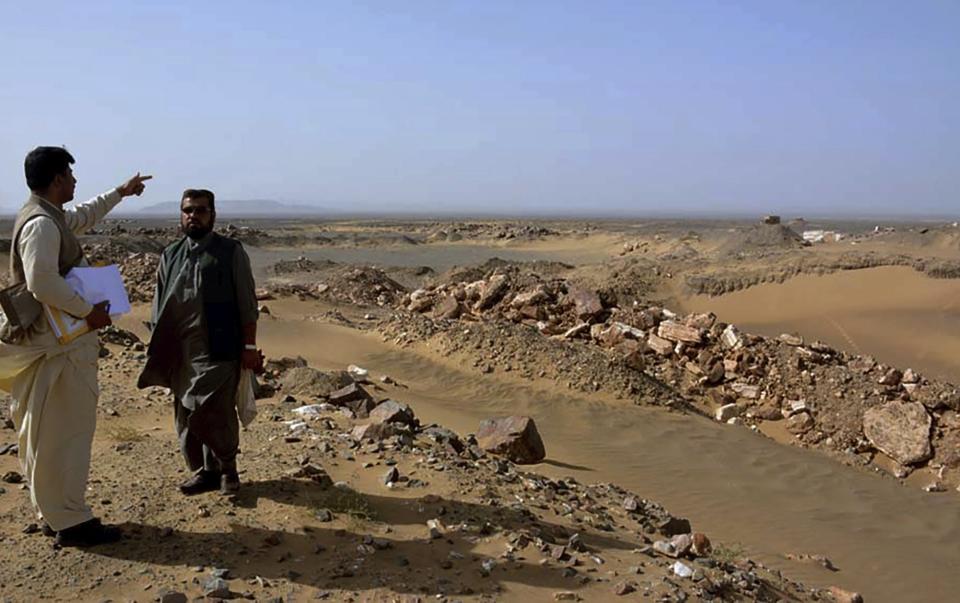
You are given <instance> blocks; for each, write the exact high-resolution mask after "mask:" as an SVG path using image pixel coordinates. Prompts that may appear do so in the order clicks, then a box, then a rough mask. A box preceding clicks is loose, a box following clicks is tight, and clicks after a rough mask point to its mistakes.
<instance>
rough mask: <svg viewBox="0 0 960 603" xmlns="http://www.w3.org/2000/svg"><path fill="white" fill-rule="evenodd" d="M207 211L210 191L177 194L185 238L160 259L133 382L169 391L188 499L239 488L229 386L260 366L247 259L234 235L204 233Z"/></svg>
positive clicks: (233, 390) (208, 228)
mask: <svg viewBox="0 0 960 603" xmlns="http://www.w3.org/2000/svg"><path fill="white" fill-rule="evenodd" d="M216 216H217V212H216V208H215V205H214V194H213V193H212V192H211V191H209V190H206V189H188V190H186V191H184V193H183V197H182V199H181V201H180V230H181V231H182V232H183V234H184V235H185V236H184V237H183V238H182V239H181V240H179V241H177V242H176V243H173V244H172V245H170V246H169V247H167V248H166V249H164V250H163V254H162V255H161V256H160V266H159V268H158V269H157V289H156V294H155V296H154V300H153V316H152V320H151V322H152V335H151V338H150V344H149V346H148V348H147V362H146V365H145V366H144V369H143V372H142V373H141V374H140V378H139V380H138V382H137V386H138V387H140V388H143V387H147V386H151V385H159V386H163V387H166V388H169V389H170V390H171V392H172V393H173V397H174V417H175V422H176V429H177V435H178V436H179V439H180V451H181V453H182V454H183V457H184V459H185V460H186V463H187V466H188V467H189V468H190V470H191V471H193V472H194V474H193V475H192V476H191V477H190V478H189V479H187V480H186V481H185V482H183V483H182V484H180V491H181V492H183V494H185V495H188V496H190V495H194V494H200V493H202V492H209V491H212V490H217V489H219V490H220V491H221V492H222V493H223V494H234V493H236V492H237V490H239V488H240V479H239V477H238V475H237V462H236V456H237V449H238V447H239V442H240V426H239V422H238V419H237V410H236V395H237V386H238V383H239V378H240V371H241V369H252V370H255V371H259V370H261V368H262V366H261V365H262V362H261V358H260V354H259V352H258V351H257V343H256V342H257V298H256V294H255V293H254V289H255V287H254V281H253V273H252V271H251V269H250V259H249V257H247V253H246V252H245V251H244V249H243V246H242V245H241V244H240V243H239V242H238V241H235V240H233V239H229V238H226V237H223V236H220V235H219V234H217V233H216V232H214V231H213V227H214V223H215V221H216Z"/></svg>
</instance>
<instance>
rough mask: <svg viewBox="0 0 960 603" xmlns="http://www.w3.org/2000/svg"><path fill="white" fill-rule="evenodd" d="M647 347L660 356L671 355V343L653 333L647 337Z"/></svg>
mask: <svg viewBox="0 0 960 603" xmlns="http://www.w3.org/2000/svg"><path fill="white" fill-rule="evenodd" d="M647 346H648V347H649V348H650V349H651V350H653V351H654V352H655V353H656V354H658V355H660V356H669V355H671V354H673V343H671V342H670V341H668V340H666V339H664V338H663V337H660V336H659V335H655V334H654V333H650V335H649V337H647Z"/></svg>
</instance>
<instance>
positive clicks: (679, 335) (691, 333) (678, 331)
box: [651, 320, 703, 347]
mask: <svg viewBox="0 0 960 603" xmlns="http://www.w3.org/2000/svg"><path fill="white" fill-rule="evenodd" d="M657 335H659V336H660V337H662V338H663V339H666V340H668V341H673V342H680V341H682V342H685V343H694V344H699V343H700V342H701V341H702V339H703V337H702V335H701V334H700V329H698V328H696V327H689V326H687V325H683V324H680V323H677V322H674V321H672V320H667V321H664V322H661V323H660V328H658V329H657ZM651 347H653V346H651Z"/></svg>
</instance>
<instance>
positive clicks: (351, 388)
mask: <svg viewBox="0 0 960 603" xmlns="http://www.w3.org/2000/svg"><path fill="white" fill-rule="evenodd" d="M328 399H329V400H330V403H331V404H334V405H336V406H343V407H345V408H349V409H350V410H351V411H353V414H354V416H356V417H359V418H366V417H368V416H370V411H371V410H373V409H374V408H376V406H377V404H376V403H375V402H374V401H373V397H372V396H371V395H370V394H369V393H367V390H365V389H363V388H362V387H360V386H359V385H357V384H356V383H351V384H350V385H348V386H346V387H343V388H341V389H338V390H337V391H335V392H332V393H331V394H330V395H329V396H328Z"/></svg>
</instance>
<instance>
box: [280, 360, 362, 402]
mask: <svg viewBox="0 0 960 603" xmlns="http://www.w3.org/2000/svg"><path fill="white" fill-rule="evenodd" d="M352 382H353V379H352V378H351V377H350V375H349V374H347V373H345V372H343V371H332V372H324V371H319V370H317V369H315V368H311V367H309V366H297V367H294V368H291V369H290V370H288V371H287V372H285V373H284V374H283V378H282V379H281V381H280V387H281V389H282V390H283V392H284V393H287V394H293V395H300V396H314V397H318V398H322V397H325V396H328V395H330V394H331V393H332V392H334V391H336V390H338V389H340V388H342V387H346V386H347V385H349V384H350V383H352Z"/></svg>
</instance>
